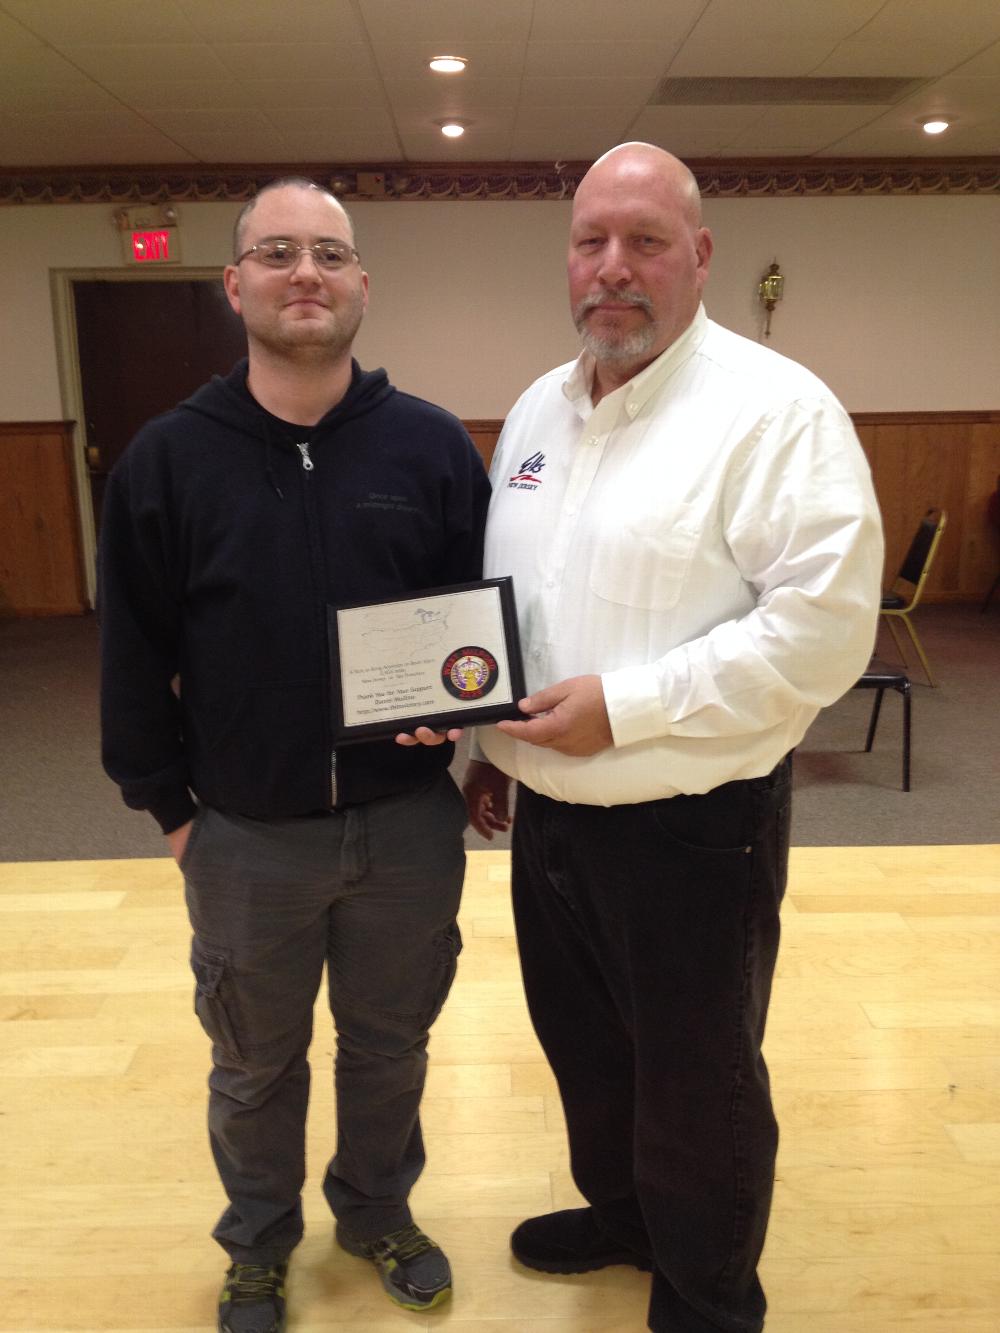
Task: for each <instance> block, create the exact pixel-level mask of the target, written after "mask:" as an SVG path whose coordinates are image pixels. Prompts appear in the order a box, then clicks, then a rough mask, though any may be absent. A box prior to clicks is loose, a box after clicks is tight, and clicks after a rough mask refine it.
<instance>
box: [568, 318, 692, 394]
mask: <svg viewBox="0 0 1000 1333" xmlns="http://www.w3.org/2000/svg"><path fill="white" fill-rule="evenodd" d="M707 331H708V315H707V314H706V313H705V307H704V305H702V304H700V303H699V305H698V309H697V310H696V311H695V316H694V319H693V320H692V321H691V323H690V324H689V325H688V326H687V328H686V329H685V330H684V332H683V333H682V334H681V336H680V337H679V338H676V339H675V340H674V341H673V342H672V343H671V344H670V346H669V347H668V348H666V350H665V351H663V352H661V353H660V355H659V356H658V357H657V358H656V360H655V361H651V362H650V363H649V365H648V366H646V367H645V368H644V369H643V370H640V371H639V373H638V375H634V376H633V377H632V379H630V380H629V381H628V383H627V384H622V385H620V386H619V387H618V388H617V389H615V391H614V393H610V394H607V395H606V397H605V401H607V399H608V398H614V397H615V396H616V395H619V394H620V395H622V397H623V399H624V400H625V401H626V402H627V403H628V405H629V410H630V414H631V415H633V416H634V415H635V413H636V412H637V411H638V410H639V408H641V407H642V406H643V404H644V403H646V402H647V401H648V399H650V398H651V397H652V396H653V394H654V393H656V392H657V390H658V389H660V387H661V386H662V385H663V384H665V383H666V381H667V379H668V378H669V376H670V375H671V374H673V372H674V371H675V370H676V369H677V367H678V366H679V365H681V364H683V362H685V361H686V360H687V359H688V358H689V357H690V356H691V355H692V354H693V353H694V352H695V351H696V350H697V349H698V347H699V346H700V345H701V342H702V339H703V338H704V337H705V334H706V332H707ZM593 382H594V358H593V357H592V356H591V354H590V353H589V352H581V353H580V355H579V356H578V357H577V359H576V360H575V361H574V362H573V365H572V368H571V369H570V372H569V374H568V375H567V377H566V379H565V380H564V381H563V386H562V391H563V394H564V395H565V397H566V398H567V399H568V401H569V402H571V403H572V404H573V406H574V407H575V408H576V410H577V412H578V413H579V414H580V416H584V417H586V416H589V415H590V413H591V412H592V411H593V407H592V404H591V399H590V388H591V385H592V384H593Z"/></svg>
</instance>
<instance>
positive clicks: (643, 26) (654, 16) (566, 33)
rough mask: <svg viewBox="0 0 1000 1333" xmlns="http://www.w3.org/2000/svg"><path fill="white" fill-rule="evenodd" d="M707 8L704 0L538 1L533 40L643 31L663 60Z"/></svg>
mask: <svg viewBox="0 0 1000 1333" xmlns="http://www.w3.org/2000/svg"><path fill="white" fill-rule="evenodd" d="M705 8H706V0H670V4H664V3H663V0H615V4H614V8H613V10H612V9H609V8H608V4H607V0H574V3H573V5H572V7H571V8H569V7H567V6H565V5H559V4H537V5H536V6H535V11H534V15H533V18H532V23H531V41H532V43H534V42H536V41H537V42H564V41H572V42H607V41H612V42H613V41H614V40H615V39H616V38H617V37H619V36H621V35H622V34H624V33H629V34H631V33H643V34H645V36H646V39H647V41H648V42H650V43H651V44H653V45H655V46H656V47H657V48H658V50H659V52H660V53H661V56H662V57H663V58H664V60H666V59H667V58H669V56H670V55H672V54H673V50H674V49H675V48H676V47H677V46H678V45H679V44H680V42H681V41H682V40H683V39H684V37H685V36H686V35H687V34H688V32H689V31H690V29H691V27H692V25H693V24H694V23H695V22H696V20H697V19H698V18H699V17H700V16H701V14H702V13H703V11H704V10H705Z"/></svg>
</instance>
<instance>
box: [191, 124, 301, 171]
mask: <svg viewBox="0 0 1000 1333" xmlns="http://www.w3.org/2000/svg"><path fill="white" fill-rule="evenodd" d="M178 142H179V143H180V146H181V147H182V148H184V149H186V150H187V151H188V152H189V153H191V154H193V156H194V157H195V158H197V160H198V161H199V162H246V163H253V162H284V161H288V160H292V161H294V159H295V154H294V152H293V151H292V150H291V149H290V146H289V144H288V143H287V142H286V140H285V139H284V138H283V137H282V136H281V135H280V134H278V132H277V131H276V130H257V129H256V128H255V129H252V130H249V129H245V130H242V131H239V132H235V133H232V134H227V133H225V132H217V131H213V132H211V133H209V134H199V133H191V134H186V135H184V137H183V139H181V140H179V141H178Z"/></svg>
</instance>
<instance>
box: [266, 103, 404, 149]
mask: <svg viewBox="0 0 1000 1333" xmlns="http://www.w3.org/2000/svg"><path fill="white" fill-rule="evenodd" d="M267 118H268V120H269V121H270V122H271V124H272V125H274V126H275V128H276V129H278V130H280V131H281V133H282V134H283V135H284V136H285V137H286V138H287V139H288V141H289V142H290V143H294V142H296V141H297V139H298V135H299V132H300V130H304V131H305V132H307V133H309V134H310V135H311V134H312V133H313V132H314V131H315V130H316V129H318V128H321V127H323V126H324V125H325V126H328V127H329V128H330V129H331V130H336V131H337V132H338V133H341V132H343V133H350V134H363V133H368V134H371V135H372V136H378V135H381V136H383V137H384V136H385V135H391V134H392V133H393V130H394V126H393V123H392V117H391V116H390V115H389V113H388V112H387V111H386V110H384V109H383V108H382V107H372V106H356V107H336V108H332V107H321V108H317V109H311V111H310V114H309V115H303V112H302V108H301V107H271V108H270V110H269V111H268V112H267Z"/></svg>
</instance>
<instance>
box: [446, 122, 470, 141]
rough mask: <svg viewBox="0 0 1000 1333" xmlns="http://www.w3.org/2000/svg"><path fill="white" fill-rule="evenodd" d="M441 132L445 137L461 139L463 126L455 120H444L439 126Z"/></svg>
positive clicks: (463, 131)
mask: <svg viewBox="0 0 1000 1333" xmlns="http://www.w3.org/2000/svg"><path fill="white" fill-rule="evenodd" d="M441 133H442V134H443V135H444V137H445V138H446V139H461V137H462V135H463V134H464V133H465V126H464V125H461V124H459V122H458V121H457V120H446V121H445V122H444V124H443V125H442V126H441Z"/></svg>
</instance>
